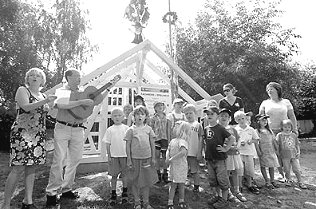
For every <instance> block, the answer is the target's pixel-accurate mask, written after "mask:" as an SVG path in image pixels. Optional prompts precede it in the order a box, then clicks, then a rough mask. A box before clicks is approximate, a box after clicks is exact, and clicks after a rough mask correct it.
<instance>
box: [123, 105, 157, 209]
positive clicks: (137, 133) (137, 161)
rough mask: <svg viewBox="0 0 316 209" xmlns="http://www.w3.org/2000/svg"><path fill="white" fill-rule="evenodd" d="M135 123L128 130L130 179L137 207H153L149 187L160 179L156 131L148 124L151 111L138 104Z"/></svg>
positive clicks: (149, 208)
mask: <svg viewBox="0 0 316 209" xmlns="http://www.w3.org/2000/svg"><path fill="white" fill-rule="evenodd" d="M133 114H134V118H135V124H134V125H132V126H131V127H129V128H128V130H127V131H126V136H125V140H126V154H127V166H128V167H129V168H130V169H129V171H130V173H129V180H130V181H131V186H132V193H133V195H134V201H135V206H134V208H135V209H141V208H144V209H152V207H151V206H150V205H149V188H150V186H152V185H153V184H155V183H156V182H157V180H158V177H157V173H156V171H155V167H154V166H155V163H156V158H155V143H154V136H155V134H154V132H153V130H152V129H151V127H150V126H148V125H146V119H147V117H148V115H149V112H148V110H147V108H146V107H144V106H141V105H139V106H137V107H136V108H135V110H134V111H133ZM140 192H142V197H143V204H144V205H143V207H142V206H141V201H140Z"/></svg>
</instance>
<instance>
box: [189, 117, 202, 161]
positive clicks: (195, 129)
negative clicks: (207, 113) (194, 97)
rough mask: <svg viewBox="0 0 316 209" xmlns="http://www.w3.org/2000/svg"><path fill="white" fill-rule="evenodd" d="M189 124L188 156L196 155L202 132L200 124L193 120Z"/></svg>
mask: <svg viewBox="0 0 316 209" xmlns="http://www.w3.org/2000/svg"><path fill="white" fill-rule="evenodd" d="M190 125H191V135H190V137H189V139H188V156H193V157H197V154H198V151H199V143H200V139H201V137H202V134H203V128H202V125H201V124H200V123H199V122H197V121H194V122H192V123H190Z"/></svg>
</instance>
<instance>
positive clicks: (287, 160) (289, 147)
mask: <svg viewBox="0 0 316 209" xmlns="http://www.w3.org/2000/svg"><path fill="white" fill-rule="evenodd" d="M281 130H282V132H280V133H278V134H277V136H276V139H277V142H278V144H279V152H280V156H281V159H282V163H283V168H284V171H285V177H286V179H287V185H288V186H291V185H292V184H293V181H292V178H291V167H292V169H293V172H294V173H295V175H296V178H297V182H298V186H299V187H300V188H301V189H307V187H306V185H305V184H303V183H302V177H301V171H300V162H299V156H300V147H299V140H298V137H297V135H296V134H295V133H293V123H292V121H291V120H288V119H287V120H283V121H282V122H281Z"/></svg>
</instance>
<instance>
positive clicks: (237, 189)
mask: <svg viewBox="0 0 316 209" xmlns="http://www.w3.org/2000/svg"><path fill="white" fill-rule="evenodd" d="M135 99H139V100H141V101H139V102H135V103H137V106H136V107H135V109H134V110H131V108H129V110H128V112H126V111H127V110H126V109H127V108H124V112H123V110H121V109H119V108H115V109H113V110H112V113H111V118H112V120H113V122H114V124H113V125H112V126H111V127H109V128H108V129H107V130H106V133H105V136H104V142H105V143H106V148H107V154H108V162H109V174H110V175H111V176H112V179H111V188H112V192H111V198H110V204H111V205H115V204H116V203H117V194H116V182H117V178H118V176H119V175H121V177H122V182H123V192H122V203H125V202H127V197H128V196H127V182H128V181H129V182H131V189H132V194H133V196H134V208H135V209H141V208H145V209H151V208H152V207H151V205H150V204H149V188H150V187H151V186H152V185H153V184H155V183H157V182H166V183H170V186H169V198H168V206H167V208H168V209H174V196H175V192H176V191H178V193H179V201H178V202H179V203H178V207H180V208H187V204H186V203H185V200H184V191H185V183H186V181H187V178H188V174H190V175H192V177H193V194H194V197H195V198H198V193H199V185H200V175H199V167H200V165H199V163H200V161H201V160H202V159H203V157H204V159H205V161H206V162H207V169H208V177H209V184H210V187H211V188H212V189H213V192H214V196H213V198H211V199H210V200H208V204H210V205H213V207H214V208H226V207H227V206H228V201H229V200H230V201H236V202H237V201H242V202H245V201H247V199H246V198H245V197H244V196H243V195H242V181H243V177H244V178H245V180H246V182H245V184H246V186H247V188H248V189H249V191H251V192H253V193H255V194H259V189H258V187H257V186H256V184H254V174H255V173H254V159H255V158H257V157H259V162H260V168H261V172H262V175H263V178H264V180H265V183H266V184H265V185H266V186H267V187H268V188H269V189H272V188H274V187H278V185H277V184H276V182H275V180H274V168H276V167H280V166H283V168H284V170H285V173H286V178H287V179H288V182H287V183H288V184H290V185H291V184H293V182H292V179H291V175H290V169H291V166H292V167H293V171H294V173H295V174H296V176H297V179H298V184H299V186H300V187H301V188H306V186H305V185H304V184H303V183H302V182H301V176H300V168H299V161H298V157H299V153H300V151H299V141H298V138H297V135H295V134H294V133H293V132H292V130H293V125H292V123H291V121H290V120H285V121H282V132H280V133H279V134H278V135H277V136H276V137H275V136H274V134H273V132H272V131H271V130H270V129H269V126H268V121H267V118H268V116H266V115H257V116H256V119H257V122H258V128H257V130H255V129H254V128H252V127H251V126H250V123H249V120H248V119H247V115H246V114H245V113H244V112H243V111H237V112H236V113H235V114H234V115H231V112H230V110H228V109H221V110H220V109H219V108H218V107H217V106H216V105H211V106H208V107H207V108H206V109H205V110H204V111H203V112H204V113H205V117H204V118H203V120H201V121H203V122H201V123H200V122H198V118H197V110H196V108H195V106H194V105H192V104H187V105H185V106H184V107H183V104H184V102H183V100H182V99H175V100H174V102H173V111H172V112H171V113H169V114H166V113H165V104H164V103H162V102H156V103H154V109H155V114H154V115H153V116H152V117H149V112H148V110H147V108H146V106H145V103H144V100H143V98H142V97H138V98H135ZM215 104H216V103H215ZM130 111H131V112H130ZM232 117H234V119H235V121H236V122H237V123H238V124H237V125H236V126H231V125H229V122H230V121H231V119H232ZM124 118H127V120H125V121H124ZM128 121H130V122H129V123H128ZM205 121H207V125H205V124H204V122H205ZM123 122H126V124H124V123H123ZM203 124H204V125H203ZM266 168H268V170H269V174H270V179H269V178H268V177H267V173H266ZM168 174H169V175H168ZM140 197H142V201H141V198H140Z"/></svg>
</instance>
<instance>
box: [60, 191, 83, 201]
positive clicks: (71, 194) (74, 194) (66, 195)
mask: <svg viewBox="0 0 316 209" xmlns="http://www.w3.org/2000/svg"><path fill="white" fill-rule="evenodd" d="M61 197H62V198H67V199H73V200H74V199H77V198H79V194H78V192H73V191H68V192H64V193H62V194H61Z"/></svg>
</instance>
